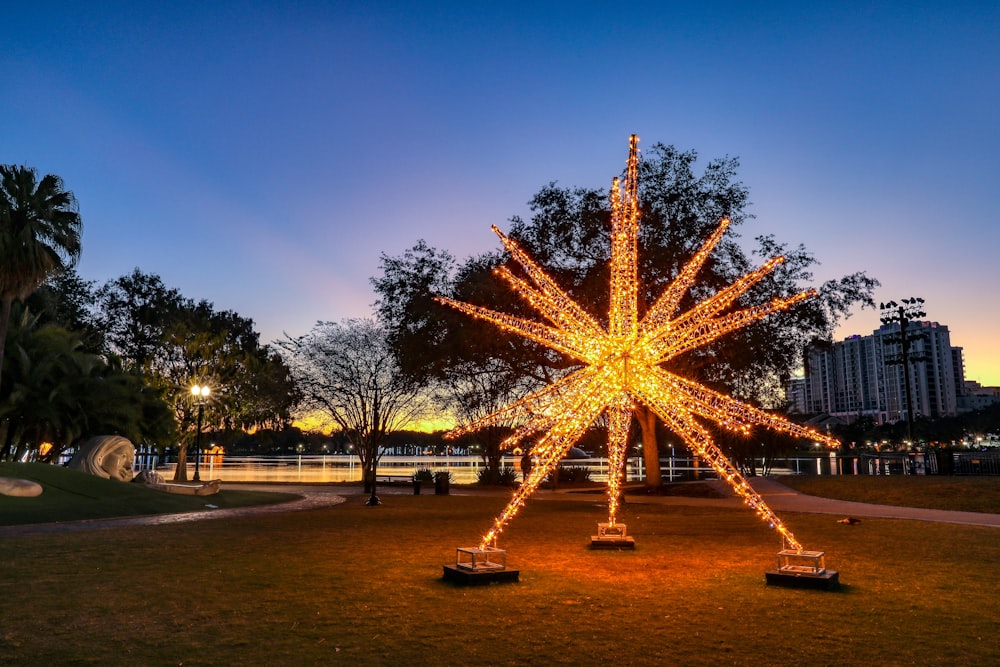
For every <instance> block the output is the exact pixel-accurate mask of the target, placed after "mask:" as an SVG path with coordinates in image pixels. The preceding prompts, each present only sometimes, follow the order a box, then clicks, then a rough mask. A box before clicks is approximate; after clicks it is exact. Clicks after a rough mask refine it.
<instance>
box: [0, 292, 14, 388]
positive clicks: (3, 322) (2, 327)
mask: <svg viewBox="0 0 1000 667" xmlns="http://www.w3.org/2000/svg"><path fill="white" fill-rule="evenodd" d="M13 303H14V298H13V297H4V298H3V302H2V303H0V386H3V355H4V349H5V348H6V347H7V331H8V330H9V329H10V307H11V305H13Z"/></svg>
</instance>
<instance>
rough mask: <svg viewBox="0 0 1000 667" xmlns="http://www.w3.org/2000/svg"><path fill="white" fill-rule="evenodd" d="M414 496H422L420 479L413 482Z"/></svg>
mask: <svg viewBox="0 0 1000 667" xmlns="http://www.w3.org/2000/svg"><path fill="white" fill-rule="evenodd" d="M413 495H415V496H419V495H420V480H419V479H414V480H413Z"/></svg>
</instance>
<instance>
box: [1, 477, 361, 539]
mask: <svg viewBox="0 0 1000 667" xmlns="http://www.w3.org/2000/svg"><path fill="white" fill-rule="evenodd" d="M240 488H242V489H247V490H255V491H274V492H278V493H294V494H296V495H299V496H301V497H300V498H298V499H296V500H290V501H288V502H283V503H274V504H271V505H252V506H249V507H232V508H224V509H205V510H199V511H195V512H178V513H176V514H154V515H147V516H126V517H119V518H114V519H83V520H80V521H65V522H57V523H35V524H30V525H24V526H0V537H5V536H8V535H49V534H54V533H73V532H81V531H86V530H107V529H110V528H129V527H132V526H165V525H168V524H175V523H187V522H189V521H206V520H210V519H227V518H232V517H239V516H256V515H263V514H278V513H282V512H295V511H301V510H312V509H321V508H324V507H333V506H334V505H339V504H340V503H342V502H344V501H345V500H347V499H346V498H345V497H344V496H343V495H340V494H339V493H337V492H338V491H341V490H342V489H341V488H333V487H328V486H292V485H289V486H261V487H252V488H251V487H247V486H243V485H240ZM204 498H205V504H206V505H211V502H212V496H204Z"/></svg>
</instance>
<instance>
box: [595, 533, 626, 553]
mask: <svg viewBox="0 0 1000 667" xmlns="http://www.w3.org/2000/svg"><path fill="white" fill-rule="evenodd" d="M590 548H591V549H612V550H614V549H619V550H620V549H635V540H634V539H632V538H631V537H618V538H614V539H611V538H607V537H594V536H591V538H590Z"/></svg>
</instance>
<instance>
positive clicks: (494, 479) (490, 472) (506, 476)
mask: <svg viewBox="0 0 1000 667" xmlns="http://www.w3.org/2000/svg"><path fill="white" fill-rule="evenodd" d="M517 480H518V474H517V470H515V469H514V468H512V467H511V466H500V468H499V469H493V468H491V467H490V466H485V467H483V468H480V470H479V473H478V475H477V482H478V483H479V484H484V485H492V486H496V485H502V486H513V485H515V484H517Z"/></svg>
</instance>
